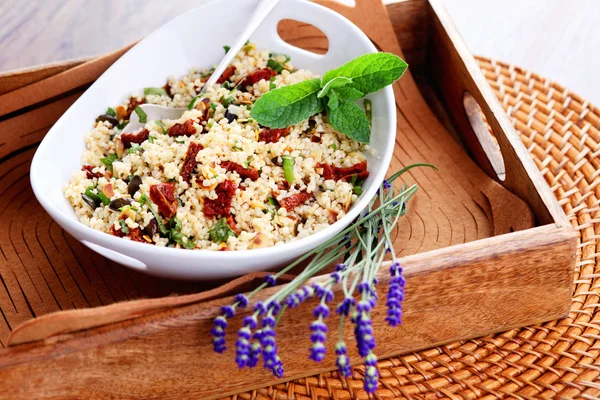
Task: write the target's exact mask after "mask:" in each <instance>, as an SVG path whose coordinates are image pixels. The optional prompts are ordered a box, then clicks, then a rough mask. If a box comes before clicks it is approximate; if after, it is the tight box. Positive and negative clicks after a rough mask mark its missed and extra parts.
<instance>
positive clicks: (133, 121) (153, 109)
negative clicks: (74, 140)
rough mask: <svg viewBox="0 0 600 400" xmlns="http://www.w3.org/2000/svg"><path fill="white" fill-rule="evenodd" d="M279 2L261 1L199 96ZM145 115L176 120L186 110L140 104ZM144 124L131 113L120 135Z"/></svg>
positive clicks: (148, 117)
mask: <svg viewBox="0 0 600 400" xmlns="http://www.w3.org/2000/svg"><path fill="white" fill-rule="evenodd" d="M279 1H280V0H261V1H260V2H259V3H258V6H257V7H256V9H255V10H254V13H252V16H251V17H250V20H249V21H248V23H247V24H246V26H245V27H244V29H243V30H242V32H240V34H239V35H238V37H237V39H236V40H235V41H234V42H233V44H232V45H231V46H230V47H229V51H228V52H227V53H226V54H225V57H223V59H222V60H221V62H220V63H219V65H217V67H216V68H215V71H214V72H213V73H212V75H211V76H210V78H208V80H207V81H206V83H205V84H204V86H203V87H202V89H201V90H200V93H199V94H202V93H204V92H206V89H207V88H209V87H211V86H214V84H215V83H217V80H218V79H219V77H220V76H221V74H222V73H223V72H224V71H225V69H226V68H227V67H228V66H229V64H230V63H231V62H232V61H233V59H234V58H235V56H236V55H237V53H238V52H239V51H240V50H241V49H242V47H243V46H244V44H245V43H246V42H247V41H248V39H249V38H250V36H251V35H252V34H253V33H254V31H255V30H256V29H257V28H258V27H259V26H260V24H261V23H262V22H263V21H264V19H265V18H266V17H267V16H268V15H269V13H270V12H271V11H272V10H273V8H275V6H276V5H277V3H279ZM139 107H140V108H141V109H142V110H143V111H144V112H145V113H146V116H147V117H146V120H147V121H154V120H162V119H178V118H179V117H181V116H182V115H183V113H184V112H185V111H186V110H187V108H173V107H164V106H158V105H155V104H142V105H140V106H139ZM144 125H145V124H144V123H142V122H140V118H139V116H138V115H137V113H131V117H130V119H129V123H128V124H127V125H126V126H125V128H123V131H122V133H129V132H135V131H137V130H138V129H140V128H142V127H144Z"/></svg>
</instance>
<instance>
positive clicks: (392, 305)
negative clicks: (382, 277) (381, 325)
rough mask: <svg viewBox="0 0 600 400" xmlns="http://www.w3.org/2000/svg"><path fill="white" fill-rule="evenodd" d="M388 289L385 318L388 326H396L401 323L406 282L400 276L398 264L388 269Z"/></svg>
mask: <svg viewBox="0 0 600 400" xmlns="http://www.w3.org/2000/svg"><path fill="white" fill-rule="evenodd" d="M390 275H392V279H391V280H390V287H389V290H388V294H387V302H386V305H387V307H388V309H387V316H386V318H385V320H386V322H387V323H388V325H389V326H397V325H400V324H401V323H402V301H403V300H404V287H405V285H406V281H405V279H404V277H403V276H402V268H401V267H400V263H399V262H395V263H393V264H392V266H391V267H390Z"/></svg>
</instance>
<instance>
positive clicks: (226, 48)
mask: <svg viewBox="0 0 600 400" xmlns="http://www.w3.org/2000/svg"><path fill="white" fill-rule="evenodd" d="M229 49H231V47H229V46H223V50H225V54H227V53H229Z"/></svg>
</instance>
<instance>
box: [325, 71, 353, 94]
mask: <svg viewBox="0 0 600 400" xmlns="http://www.w3.org/2000/svg"><path fill="white" fill-rule="evenodd" d="M350 83H352V79H350V78H346V77H345V76H337V77H335V78H333V79H332V80H330V81H329V82H327V83H326V84H325V85H323V87H322V88H321V91H320V92H319V94H318V95H317V97H318V98H320V99H321V98H323V97H325V96H327V94H328V93H329V91H330V90H331V89H333V88H339V87H343V86H346V85H348V84H350Z"/></svg>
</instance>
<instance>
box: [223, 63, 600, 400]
mask: <svg viewBox="0 0 600 400" xmlns="http://www.w3.org/2000/svg"><path fill="white" fill-rule="evenodd" d="M478 61H479V64H480V66H481V68H482V70H483V72H484V74H485V76H486V78H487V79H488V81H489V83H490V85H491V86H492V88H493V89H494V90H495V92H496V94H497V96H498V98H499V99H500V101H501V102H502V104H503V105H504V108H505V110H506V112H507V113H508V115H509V116H510V117H511V119H512V122H513V125H514V126H515V128H516V130H517V131H518V132H519V133H520V134H521V138H522V140H523V142H524V143H525V145H526V146H527V147H528V149H529V151H530V153H531V156H532V157H533V159H534V160H535V162H536V164H537V166H538V168H539V169H540V170H541V171H542V173H543V175H544V177H545V178H546V180H547V181H548V183H549V184H550V187H551V188H552V190H553V192H554V194H555V195H556V198H557V199H558V200H559V202H560V204H561V205H562V207H563V209H564V210H565V212H566V213H567V215H568V216H569V218H570V220H571V221H572V223H573V225H574V226H575V227H576V229H577V232H578V233H579V246H578V252H577V267H576V271H575V286H574V290H575V291H574V295H573V302H572V305H571V312H570V314H569V315H568V317H567V318H564V319H561V320H558V321H552V322H548V323H545V324H543V325H541V326H530V327H526V328H522V329H515V330H511V331H508V332H504V333H501V334H496V335H492V336H486V337H483V338H478V339H472V340H468V341H462V342H455V343H451V344H448V345H445V346H440V347H435V348H432V349H429V350H424V351H421V352H418V353H413V354H408V355H405V356H402V357H394V358H390V359H387V360H382V361H380V362H379V370H380V374H381V379H380V384H381V385H380V389H379V391H378V392H377V393H376V395H375V397H377V398H382V399H396V398H414V399H441V398H451V399H472V398H488V399H494V398H504V397H513V398H517V399H521V398H523V399H529V398H565V399H572V398H583V399H592V398H599V397H600V380H597V379H598V375H600V358H599V351H600V315H598V316H597V310H598V307H599V306H600V304H599V295H600V279H599V278H600V268H599V267H598V263H597V259H598V256H599V255H600V253H598V250H597V247H598V241H597V239H600V233H597V232H598V230H599V229H600V225H599V223H600V200H599V199H600V185H599V184H600V159H599V157H598V156H599V155H600V144H599V143H600V132H599V129H600V109H598V108H596V107H595V106H593V105H591V104H589V103H588V102H587V101H585V100H583V99H581V98H580V97H579V96H577V95H575V94H573V93H571V92H569V91H568V90H566V89H565V88H563V87H562V86H560V85H558V84H556V83H554V82H551V81H549V80H546V79H543V78H541V77H539V76H538V75H536V74H533V73H531V72H528V71H525V70H523V69H520V68H517V67H513V66H509V65H507V64H504V63H500V62H495V61H490V60H488V59H485V58H478ZM363 373H364V368H363V367H362V366H358V367H355V368H354V373H353V376H352V378H350V379H344V378H341V377H340V376H339V375H338V374H337V372H331V373H325V374H320V375H315V376H312V377H309V378H304V379H298V380H296V381H292V382H288V383H285V384H281V385H276V386H271V387H267V388H263V389H257V390H254V391H252V392H247V393H243V394H239V395H237V396H234V397H233V398H238V399H249V398H258V399H263V398H267V399H288V398H294V399H309V398H310V399H329V398H333V399H349V398H363V397H364V398H366V395H365V394H364V393H365V392H364V391H362V390H361V389H362V375H363Z"/></svg>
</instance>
